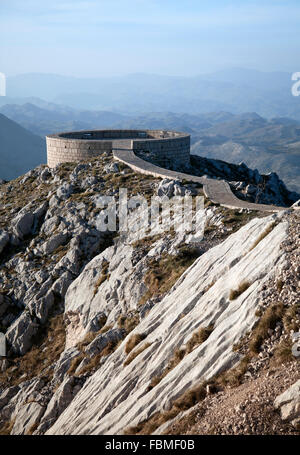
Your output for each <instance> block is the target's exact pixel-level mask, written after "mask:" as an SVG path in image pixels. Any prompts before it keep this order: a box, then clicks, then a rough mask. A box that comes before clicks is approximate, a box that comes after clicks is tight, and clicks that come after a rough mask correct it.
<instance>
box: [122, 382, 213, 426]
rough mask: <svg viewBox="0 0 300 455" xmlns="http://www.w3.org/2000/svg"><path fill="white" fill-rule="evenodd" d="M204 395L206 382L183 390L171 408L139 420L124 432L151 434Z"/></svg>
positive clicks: (200, 399)
mask: <svg viewBox="0 0 300 455" xmlns="http://www.w3.org/2000/svg"><path fill="white" fill-rule="evenodd" d="M205 397H206V383H202V384H200V385H199V386H197V387H194V388H192V389H191V390H188V391H186V392H184V393H183V394H182V395H181V397H179V398H178V399H177V400H175V401H174V403H173V405H172V407H171V409H170V410H169V411H165V412H157V413H155V414H153V416H151V417H150V418H149V419H148V420H146V421H144V422H141V423H140V424H138V425H137V426H135V427H129V428H127V429H126V430H125V432H124V434H152V433H153V432H154V431H155V430H156V429H157V428H158V427H160V426H161V425H162V424H164V423H166V422H168V421H169V420H170V419H173V418H174V417H176V416H177V415H178V414H179V413H180V412H181V411H186V410H187V409H190V408H191V407H192V406H194V405H195V404H196V403H199V402H200V401H202V400H203V399H204V398H205Z"/></svg>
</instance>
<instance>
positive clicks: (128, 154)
mask: <svg viewBox="0 0 300 455" xmlns="http://www.w3.org/2000/svg"><path fill="white" fill-rule="evenodd" d="M124 142H125V141H124ZM124 145H125V144H124ZM113 155H114V158H115V159H116V160H118V161H121V162H122V163H124V164H127V166H129V167H130V168H131V169H133V170H134V171H136V172H139V173H141V174H148V175H153V176H154V177H161V178H168V179H172V180H188V181H190V182H195V183H201V184H202V185H203V191H204V194H205V196H206V197H207V198H208V199H210V200H211V201H212V202H214V203H215V204H220V205H222V206H223V207H228V208H231V209H240V208H241V209H249V210H259V211H263V212H279V211H281V210H287V208H286V207H278V206H276V205H266V204H254V203H252V202H247V201H242V200H241V199H238V198H237V197H236V196H235V195H234V194H233V192H232V191H231V189H230V186H229V184H228V182H226V180H217V179H209V178H207V177H197V176H195V175H190V174H185V173H184V172H177V171H171V170H169V169H164V168H162V167H159V166H156V165H155V164H152V163H150V162H149V161H145V160H143V159H142V158H139V157H138V156H136V155H135V154H134V152H133V151H132V150H131V149H129V148H124V149H123V148H118V149H117V148H114V149H113Z"/></svg>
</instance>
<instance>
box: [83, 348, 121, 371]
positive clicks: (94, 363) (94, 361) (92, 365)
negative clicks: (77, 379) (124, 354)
mask: <svg viewBox="0 0 300 455" xmlns="http://www.w3.org/2000/svg"><path fill="white" fill-rule="evenodd" d="M121 342H122V341H119V342H117V341H115V342H113V341H111V342H109V343H108V344H107V345H106V346H105V348H104V349H103V350H102V351H101V352H100V353H99V354H97V355H95V356H94V357H92V358H91V359H90V360H89V362H88V363H87V364H86V365H84V366H83V367H82V368H80V370H79V372H78V376H81V375H83V374H88V373H92V372H94V371H95V370H97V369H98V368H99V364H100V360H101V359H102V357H106V356H107V355H110V354H112V353H113V352H114V351H115V350H116V349H117V347H118V346H119V345H120V343H121Z"/></svg>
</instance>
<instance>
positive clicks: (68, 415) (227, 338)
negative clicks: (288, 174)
mask: <svg viewBox="0 0 300 455" xmlns="http://www.w3.org/2000/svg"><path fill="white" fill-rule="evenodd" d="M274 219H276V216H271V217H268V218H264V219H255V220H252V221H251V222H250V223H248V224H247V225H246V226H244V227H243V228H242V229H240V230H239V231H238V232H237V233H235V234H233V235H231V236H230V237H228V238H227V240H225V241H224V242H223V243H221V244H219V245H217V246H215V247H214V248H211V249H210V250H208V251H207V252H206V253H204V254H203V255H202V256H200V257H199V259H197V260H196V262H195V263H194V264H193V265H192V266H191V267H190V268H189V269H187V270H186V272H185V273H184V274H183V275H182V276H181V278H180V279H179V280H178V281H177V283H176V284H175V286H174V287H173V288H172V289H171V290H170V291H169V293H168V294H167V295H166V296H165V298H164V299H162V301H161V302H158V303H156V304H155V305H154V307H153V308H152V309H151V311H150V312H149V313H148V314H147V315H146V316H145V317H144V318H143V319H142V321H141V322H140V324H139V325H138V327H137V328H136V329H135V330H134V331H133V332H131V333H130V334H129V335H128V337H126V338H125V339H124V341H123V342H122V343H121V345H120V346H119V347H118V348H117V349H116V351H115V352H114V353H113V354H111V355H110V357H109V358H108V359H107V360H106V361H105V363H104V364H103V365H102V366H101V367H100V368H99V370H97V371H96V372H95V373H94V374H93V375H92V376H91V377H90V378H89V379H88V380H87V381H86V383H85V385H84V386H83V388H82V389H81V390H80V391H79V393H78V394H77V395H76V397H75V398H74V400H73V401H72V402H71V404H70V405H69V406H68V407H67V408H66V410H65V411H64V412H63V413H62V414H61V416H60V417H59V418H58V419H57V421H56V422H55V423H54V425H53V426H52V427H51V428H49V430H48V431H47V434H83V433H84V434H86V433H88V434H121V433H122V432H123V431H124V429H125V428H127V427H128V426H131V425H136V424H138V423H139V422H141V421H143V420H145V419H147V418H149V417H150V416H151V415H152V414H153V413H154V412H157V411H161V410H166V409H170V407H171V404H172V402H173V401H174V400H175V399H176V398H178V397H179V396H180V395H181V394H182V393H184V391H186V390H187V389H189V388H191V387H193V386H194V385H197V384H199V382H201V381H203V380H204V379H209V378H211V377H212V376H214V375H216V374H218V373H219V372H220V371H222V370H223V369H224V368H229V367H231V366H233V365H235V364H236V363H237V362H238V361H239V355H238V354H237V353H236V352H233V351H232V346H233V344H235V343H237V342H238V341H239V340H240V338H241V337H243V336H244V335H245V334H246V332H248V331H249V330H251V328H252V327H253V326H254V324H255V322H256V320H257V317H256V316H255V313H256V311H257V308H258V305H259V297H258V295H259V294H258V293H259V291H260V290H261V288H262V286H263V285H264V283H265V282H266V280H268V279H269V277H270V275H271V274H272V273H274V270H275V268H277V267H278V268H280V267H282V266H283V265H284V262H285V259H284V254H283V252H282V250H281V249H280V245H281V243H282V241H283V240H284V239H285V238H286V235H287V223H286V222H280V223H279V224H278V225H277V226H276V227H275V228H274V229H273V230H272V231H271V232H270V233H269V234H268V235H267V236H266V237H265V238H263V239H262V240H261V241H260V242H259V243H258V244H257V245H256V247H255V248H252V246H253V244H254V243H255V242H256V241H257V239H258V238H259V237H260V235H261V233H262V232H263V231H264V230H265V229H266V227H267V226H268V225H270V223H272V221H273V220H274ZM97 260H99V259H98V258H95V260H94V261H97ZM208 271H209V273H207V272H208ZM92 275H93V267H91V266H90V265H89V266H88V267H87V268H86V269H85V270H84V272H83V273H82V275H80V276H79V278H78V279H77V280H78V281H77V283H76V285H75V282H74V284H73V285H72V290H70V289H69V291H68V293H67V305H68V306H69V308H71V302H73V304H74V305H75V307H73V310H75V308H77V310H78V309H79V310H80V312H81V313H82V316H83V317H85V318H86V317H87V315H86V314H85V313H86V311H87V308H88V300H89V299H91V297H92V296H91V294H88V295H87V292H88V290H87V289H84V288H83V289H82V291H79V289H80V288H81V287H84V286H85V282H86V280H87V281H89V280H90V277H91V276H92ZM244 280H248V281H249V283H250V285H249V287H248V289H246V290H245V291H244V292H243V293H242V294H241V295H240V296H238V297H237V298H236V299H235V300H229V293H230V290H231V289H233V288H236V287H237V286H238V285H239V283H240V282H242V281H244ZM76 289H77V291H76ZM207 289H208V290H207ZM76 292H80V293H81V299H79V298H78V299H76ZM78 295H79V294H78ZM104 295H105V293H104ZM71 296H72V298H71ZM84 296H85V299H83V298H84ZM76 301H77V302H78V303H75V302H76ZM79 302H81V303H80V305H79ZM98 302H99V301H98ZM108 302H109V300H107V303H105V301H104V300H102V303H100V305H99V306H100V308H101V310H102V311H104V310H105V309H107V307H105V305H106V306H108V305H109V303H108ZM90 303H91V309H92V308H93V299H92V300H91V301H90ZM85 308H86V309H85ZM94 312H95V310H94ZM182 315H185V316H184V317H182ZM210 325H213V326H214V330H213V332H212V333H211V334H210V336H209V337H208V339H207V340H206V341H205V342H204V343H202V344H201V345H200V346H198V347H196V348H195V349H194V350H193V351H192V352H191V353H190V354H188V355H187V356H185V357H184V358H183V360H182V361H181V362H180V363H179V364H178V365H177V366H176V367H175V368H174V369H173V370H171V371H170V372H169V374H167V375H166V376H165V377H164V378H163V379H162V380H161V382H160V383H159V384H158V385H156V386H155V387H154V388H152V389H151V390H150V391H149V392H147V393H146V390H147V387H148V386H149V384H150V382H151V378H153V377H154V376H156V375H159V374H161V372H162V371H163V370H164V369H165V368H166V366H167V364H168V361H169V360H170V358H171V357H172V355H173V353H174V351H175V350H176V349H177V348H181V347H183V346H184V345H185V344H186V343H187V341H188V340H189V339H190V337H191V336H192V334H193V333H194V332H195V331H196V330H197V329H199V328H200V327H207V326H210ZM137 333H139V334H143V335H144V337H145V339H144V341H142V342H141V344H140V345H138V346H137V348H135V349H138V348H139V347H140V346H142V343H149V345H148V347H147V348H146V349H144V350H143V351H142V352H141V353H139V354H138V355H137V356H136V357H135V358H134V359H133V360H132V361H131V362H130V363H129V364H128V365H126V366H125V365H124V361H125V359H126V354H125V352H124V349H125V345H126V343H127V341H128V339H129V337H130V336H132V335H134V334H137ZM135 349H133V351H132V353H134V352H135Z"/></svg>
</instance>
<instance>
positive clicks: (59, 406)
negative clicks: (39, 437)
mask: <svg viewBox="0 0 300 455" xmlns="http://www.w3.org/2000/svg"><path fill="white" fill-rule="evenodd" d="M77 384H78V380H76V378H74V377H73V376H71V377H67V378H66V379H65V380H64V381H63V382H62V383H61V385H60V386H59V387H58V389H57V390H56V392H55V394H54V395H53V397H52V398H51V400H50V402H49V404H48V406H47V409H46V412H45V414H44V415H43V418H42V419H41V422H40V425H39V427H38V429H37V434H39V433H42V434H43V433H45V431H46V430H47V429H48V428H49V427H51V425H52V424H53V423H54V422H55V420H56V419H57V418H58V417H59V416H60V414H61V413H62V412H63V411H64V410H65V409H66V407H67V406H68V405H69V404H70V403H71V401H72V400H73V398H74V396H75V395H76V393H78V391H79V390H80V388H81V386H80V387H76V386H77Z"/></svg>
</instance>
